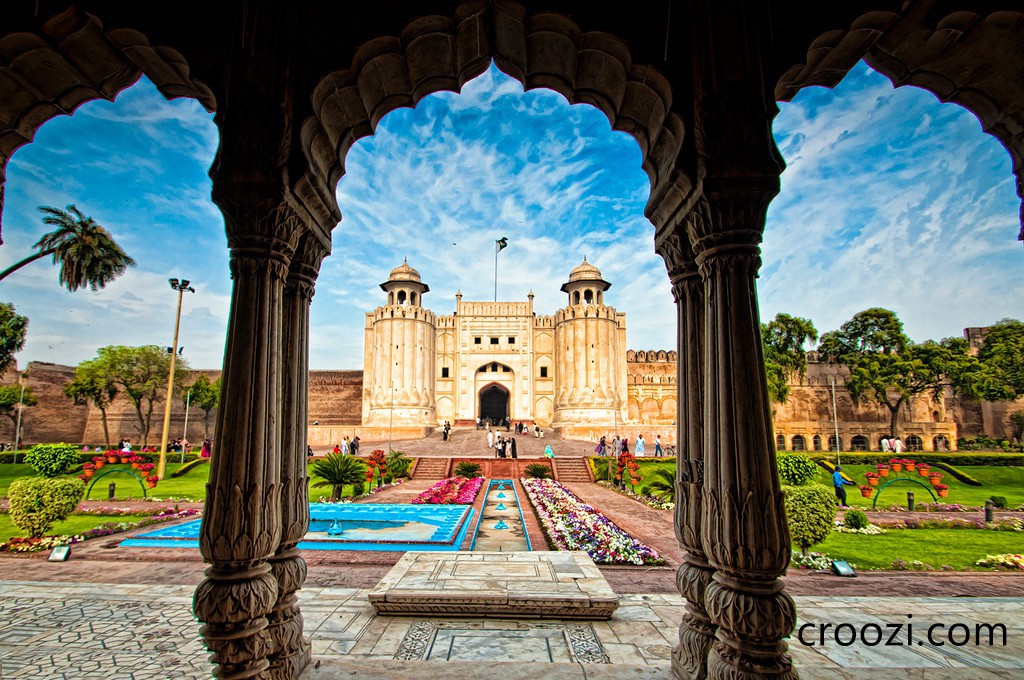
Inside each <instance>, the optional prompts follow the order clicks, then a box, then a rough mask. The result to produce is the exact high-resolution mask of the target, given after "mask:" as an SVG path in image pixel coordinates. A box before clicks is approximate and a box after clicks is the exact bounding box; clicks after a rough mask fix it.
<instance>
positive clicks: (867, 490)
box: [857, 484, 875, 498]
mask: <svg viewBox="0 0 1024 680" xmlns="http://www.w3.org/2000/svg"><path fill="white" fill-rule="evenodd" d="M857 488H858V489H860V495H861V496H864V498H871V494H873V493H874V492H875V490H874V489H873V488H871V487H870V486H868V485H866V484H865V485H864V486H858V487H857Z"/></svg>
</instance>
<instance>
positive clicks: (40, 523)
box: [8, 477, 85, 538]
mask: <svg viewBox="0 0 1024 680" xmlns="http://www.w3.org/2000/svg"><path fill="white" fill-rule="evenodd" d="M84 495H85V484H83V483H82V481H81V480H79V479H74V478H67V477H66V478H63V479H49V478H45V477H22V478H21V479H16V480H14V481H13V482H11V487H10V490H9V491H8V497H9V498H10V501H11V508H10V515H11V521H12V522H13V523H14V526H16V527H18V528H19V529H21V530H22V531H27V532H28V533H29V535H30V536H31V537H33V538H37V537H39V536H42V535H43V534H45V533H46V532H47V531H49V530H50V527H51V526H53V523H54V522H59V521H61V520H62V519H65V518H67V516H68V515H70V514H71V513H72V512H73V511H74V509H75V507H77V506H78V502H79V501H80V500H82V496H84Z"/></svg>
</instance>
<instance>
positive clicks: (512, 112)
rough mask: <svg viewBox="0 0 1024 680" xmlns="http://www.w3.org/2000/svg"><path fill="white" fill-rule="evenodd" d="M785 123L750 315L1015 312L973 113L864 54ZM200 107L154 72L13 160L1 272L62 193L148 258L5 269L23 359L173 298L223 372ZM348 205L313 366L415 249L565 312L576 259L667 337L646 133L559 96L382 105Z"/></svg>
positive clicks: (1017, 288)
mask: <svg viewBox="0 0 1024 680" xmlns="http://www.w3.org/2000/svg"><path fill="white" fill-rule="evenodd" d="M780 108H781V113H780V115H779V117H778V118H777V119H776V123H775V135H776V140H777V142H778V145H779V148H780V149H781V150H782V153H783V155H784V157H785V158H786V161H787V164H788V168H787V170H786V172H785V173H784V174H783V175H782V191H781V193H780V195H779V197H778V198H777V199H776V200H775V202H774V203H773V204H772V207H771V209H770V210H769V213H768V223H767V227H766V230H765V240H764V245H763V261H764V265H763V268H762V271H761V278H760V281H759V296H760V305H761V313H762V318H763V319H765V320H767V319H769V318H771V317H773V316H774V315H775V314H776V313H777V312H787V313H790V314H794V315H798V316H804V317H808V318H810V319H811V320H812V321H813V322H814V323H815V325H816V326H817V328H818V329H819V331H822V332H823V331H827V330H831V329H834V328H836V327H838V326H839V324H841V323H842V322H843V321H845V320H847V319H849V318H850V317H851V316H852V315H853V314H854V313H856V312H858V311H860V310H862V309H866V308H868V307H873V306H884V307H889V308H891V309H894V310H895V311H896V312H897V313H898V314H899V316H900V318H901V319H903V321H904V323H905V324H906V329H907V332H908V333H909V335H910V336H911V337H912V338H914V339H915V340H918V341H920V340H925V339H928V338H933V339H938V338H941V337H946V336H951V335H960V334H961V332H962V329H963V328H964V327H965V326H974V325H986V324H990V323H993V322H995V321H998V320H999V319H1001V318H1004V317H1013V318H1024V283H1022V282H1021V278H1020V276H1019V272H1020V271H1021V266H1022V264H1024V245H1022V244H1020V243H1018V242H1017V241H1016V240H1015V237H1016V234H1017V231H1018V229H1019V225H1018V223H1017V219H1018V218H1017V215H1018V210H1019V206H1018V200H1017V197H1016V194H1015V190H1014V184H1013V175H1012V174H1011V169H1010V159H1009V155H1008V154H1007V153H1006V151H1005V150H1004V149H1003V148H1002V147H1001V146H1000V145H999V143H998V142H997V141H996V140H995V139H993V138H991V137H988V136H987V135H984V134H983V133H982V132H981V129H980V125H979V123H978V121H977V120H976V119H975V118H974V116H973V115H971V114H970V113H968V112H966V111H964V110H963V109H960V108H959V107H957V106H955V105H950V104H939V103H938V102H937V101H936V99H935V98H934V97H933V96H932V95H930V94H928V93H927V92H924V91H921V90H913V89H910V88H903V89H901V90H899V91H894V90H893V88H892V87H891V85H890V84H889V82H888V80H886V79H885V78H884V77H882V76H880V75H878V74H876V73H874V72H872V71H870V70H869V69H868V68H867V67H866V66H864V65H863V64H860V65H858V66H857V67H856V68H855V69H854V70H853V71H852V72H851V73H850V75H849V76H848V77H847V78H846V79H845V80H844V81H843V82H842V83H841V84H840V85H839V86H838V87H837V88H836V89H835V90H826V89H823V88H810V89H808V90H805V91H803V92H801V93H800V94H799V95H798V96H797V98H796V100H795V101H794V102H792V103H788V104H781V105H780ZM216 144H217V135H216V129H215V127H214V125H213V122H212V116H211V115H210V114H208V113H206V112H205V111H203V110H202V108H201V107H200V106H199V105H198V104H197V103H196V102H193V101H189V100H176V101H173V102H167V101H165V100H164V99H163V98H162V97H161V96H160V95H159V94H158V93H157V92H156V90H155V89H154V88H153V86H152V85H151V84H150V83H148V82H147V81H142V82H140V83H138V84H137V85H136V86H135V87H133V88H131V89H130V90H127V91H125V92H123V93H122V94H121V95H120V96H119V97H118V99H117V101H116V102H115V103H107V102H92V103H89V104H86V105H84V106H82V107H81V108H80V109H79V110H78V111H77V112H76V113H75V114H74V116H72V117H61V118H58V119H54V120H52V121H50V122H48V123H47V124H46V125H44V126H43V127H42V128H41V129H40V130H39V132H38V134H37V135H36V139H35V141H34V143H33V144H30V145H28V146H26V147H23V148H22V149H20V150H19V151H18V152H17V153H16V154H15V155H14V157H13V158H12V159H11V162H10V164H9V166H8V171H7V184H6V205H5V207H4V213H3V225H4V227H3V229H4V241H5V243H4V245H3V246H2V247H0V266H2V267H6V266H8V265H9V264H10V263H12V262H14V261H16V260H18V259H21V258H22V257H24V256H25V255H26V254H28V253H29V252H30V250H31V248H32V245H33V244H34V243H35V241H36V240H37V239H38V238H39V236H40V235H42V233H44V226H43V225H42V223H41V221H40V216H39V213H38V211H37V210H36V206H39V205H53V206H60V207H63V206H64V205H66V204H68V203H75V204H77V205H78V207H79V208H80V209H81V210H83V212H85V213H86V214H89V215H91V216H92V217H94V218H95V219H96V220H97V221H98V222H99V223H101V224H103V225H104V226H106V227H107V228H108V229H109V230H110V231H111V232H112V233H113V234H114V236H115V238H117V239H118V241H119V242H120V243H121V244H122V246H123V247H124V248H125V250H127V251H128V252H129V253H130V254H131V255H132V256H133V257H135V259H136V260H137V261H138V263H139V264H138V266H137V267H136V268H134V269H132V270H131V271H130V272H129V273H128V274H126V275H125V276H123V277H122V278H121V279H119V280H118V281H116V282H115V283H114V284H112V285H111V286H108V288H107V289H105V290H103V291H100V292H95V293H94V292H91V291H79V292H77V293H74V294H72V293H67V292H66V291H64V290H63V289H61V288H59V287H58V285H57V282H56V268H54V267H53V266H51V265H50V264H49V262H48V261H43V262H37V263H35V264H33V265H30V266H29V267H27V268H25V269H23V270H21V271H19V272H17V273H15V274H13V275H12V276H11V277H9V278H8V279H7V280H5V281H4V282H3V283H2V284H0V299H2V300H4V301H11V302H13V303H14V304H15V305H16V306H17V308H18V311H19V312H20V313H22V314H26V315H27V316H28V317H29V318H30V326H29V338H28V343H27V344H26V347H25V349H24V350H23V351H22V352H21V353H20V354H19V355H18V359H19V362H20V364H21V365H25V364H26V363H27V362H28V361H33V360H35V361H51V362H56V363H64V364H72V365H74V364H77V363H78V362H80V361H83V360H85V359H88V358H91V357H93V356H95V353H96V350H97V348H99V347H102V346H104V345H110V344H157V345H168V344H170V341H171V334H172V331H173V321H174V319H173V314H174V305H175V302H176V296H175V294H174V292H173V291H172V290H171V289H170V287H169V286H168V284H167V278H168V277H171V276H174V277H178V278H187V279H190V280H191V281H192V282H193V286H194V287H195V288H196V291H197V292H196V293H195V294H194V295H187V297H186V299H185V302H184V308H183V312H182V323H181V344H183V345H184V347H185V351H184V356H185V357H186V358H187V359H188V361H189V362H190V364H191V365H192V366H194V367H197V368H214V367H219V366H220V363H221V360H222V357H223V350H224V333H225V326H226V320H227V311H228V303H229V296H230V280H229V277H228V265H227V250H226V239H225V237H224V230H223V222H222V219H221V217H220V213H219V211H218V210H217V208H216V206H214V205H213V203H212V202H211V201H210V198H209V196H210V180H209V178H208V177H207V175H206V172H207V170H208V168H209V166H210V163H211V161H212V159H213V155H214V152H215V150H216ZM346 168H347V175H346V176H345V177H344V178H343V179H342V181H341V183H340V185H339V187H338V198H339V203H340V205H341V209H342V213H343V215H344V219H343V221H342V222H341V224H339V225H338V227H337V228H336V229H335V231H334V237H333V249H334V253H333V255H332V257H330V258H329V259H328V260H327V261H326V262H325V263H324V266H323V270H322V273H321V276H320V281H319V283H318V285H317V293H316V297H315V298H314V301H313V308H312V320H311V356H310V361H311V366H312V367H313V368H350V369H351V368H361V366H362V341H363V332H362V329H363V323H364V313H365V312H366V311H369V310H370V309H371V308H372V307H375V306H377V305H379V304H381V303H382V302H383V299H384V298H383V293H382V291H381V290H380V289H379V288H378V284H379V283H380V282H382V281H384V280H385V279H386V278H387V274H388V272H389V271H390V270H391V269H392V268H393V267H395V266H396V265H398V264H399V263H401V262H402V260H403V258H406V257H408V259H409V263H410V264H411V265H412V266H414V267H415V268H416V269H418V270H419V271H420V273H421V275H422V277H423V280H424V282H426V283H427V284H428V285H429V286H430V289H431V290H430V293H428V294H427V296H426V297H425V298H424V304H425V306H428V307H430V308H431V309H433V310H434V312H435V313H439V314H450V313H451V312H452V310H453V308H454V305H455V299H454V296H455V293H456V291H461V292H462V293H463V296H464V299H465V300H489V299H491V297H492V296H493V285H494V240H495V239H496V238H499V237H501V236H507V237H508V239H509V247H508V249H507V250H504V251H503V252H502V253H501V254H500V256H499V282H498V296H499V298H501V299H511V300H524V299H525V298H526V295H527V292H528V291H530V290H533V291H534V293H535V294H536V298H535V301H534V304H535V309H536V310H537V311H538V312H539V313H551V312H553V311H554V310H556V309H557V308H559V307H561V306H564V304H565V299H564V294H563V293H561V292H560V291H559V287H560V286H561V284H562V283H563V282H564V281H565V280H566V277H567V276H568V273H569V270H570V269H572V267H574V266H575V265H577V264H579V263H580V262H581V261H582V259H583V256H584V255H586V256H587V258H588V259H589V261H590V262H592V263H593V264H595V265H597V266H598V267H600V268H601V270H602V272H603V273H604V276H605V278H606V279H607V280H608V281H611V282H612V284H613V285H612V288H611V289H610V290H609V292H608V293H607V295H606V298H605V300H606V302H607V303H608V304H611V305H613V306H615V307H616V308H617V309H619V310H620V311H623V312H626V314H627V325H628V342H629V346H630V347H631V348H635V349H669V348H672V347H674V344H675V337H674V328H675V326H674V323H675V322H674V314H675V312H674V309H673V305H672V299H671V294H670V292H669V288H668V283H667V278H666V275H665V268H664V265H663V263H662V261H661V259H660V258H659V257H657V255H655V254H654V252H653V240H652V235H653V227H652V226H651V224H650V223H649V222H648V221H647V220H646V219H645V218H644V216H643V207H644V204H645V202H646V199H647V195H648V191H649V186H648V182H647V178H646V176H645V175H644V173H643V172H642V171H641V169H640V154H639V150H638V148H637V146H636V143H635V142H634V141H633V139H632V138H631V137H629V136H628V135H626V134H624V133H620V132H612V131H611V129H610V127H609V124H608V121H607V119H606V118H604V116H603V115H602V114H600V113H599V112H598V111H597V110H596V109H593V108H591V107H588V106H572V107H570V106H569V105H568V104H567V103H566V102H565V100H564V99H562V98H561V97H560V96H559V95H556V94H554V93H552V92H550V91H546V90H535V91H532V92H528V93H525V94H524V93H523V91H522V86H521V85H520V84H519V83H518V82H516V81H514V80H512V79H511V78H508V77H506V76H504V75H503V74H501V73H500V72H498V71H497V70H496V69H494V68H492V69H491V70H490V71H488V72H487V73H485V74H484V75H482V76H481V77H480V78H478V79H476V80H474V81H472V82H471V83H469V84H467V85H466V87H465V88H464V90H463V92H462V93H461V94H458V95H456V94H453V93H439V94H437V95H433V96H431V97H428V98H426V99H424V100H423V101H422V102H420V104H419V106H417V108H416V109H402V110H398V111H395V112H393V113H391V114H389V115H388V116H387V117H385V118H384V120H383V121H382V122H381V124H380V126H379V127H378V129H377V132H376V134H375V135H374V136H373V137H369V138H366V139H363V140H361V141H360V142H358V143H357V144H356V145H355V146H354V147H353V149H352V150H351V151H350V153H349V155H348V157H347V159H346Z"/></svg>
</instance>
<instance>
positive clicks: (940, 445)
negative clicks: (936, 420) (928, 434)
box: [932, 434, 949, 451]
mask: <svg viewBox="0 0 1024 680" xmlns="http://www.w3.org/2000/svg"><path fill="white" fill-rule="evenodd" d="M932 447H933V448H934V449H935V450H936V451H949V440H948V439H946V435H944V434H940V435H939V436H937V437H935V438H933V439H932Z"/></svg>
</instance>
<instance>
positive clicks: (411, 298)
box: [168, 293, 416, 370]
mask: <svg viewBox="0 0 1024 680" xmlns="http://www.w3.org/2000/svg"><path fill="white" fill-rule="evenodd" d="M409 304H410V305H414V304H416V293H409ZM168 370H170V369H168Z"/></svg>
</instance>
